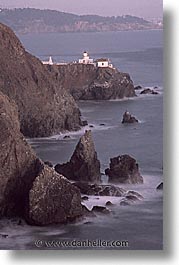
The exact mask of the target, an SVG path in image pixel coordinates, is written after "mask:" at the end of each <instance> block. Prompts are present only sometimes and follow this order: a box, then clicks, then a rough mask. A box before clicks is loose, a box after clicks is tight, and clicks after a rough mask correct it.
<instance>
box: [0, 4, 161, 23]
mask: <svg viewBox="0 0 179 265" xmlns="http://www.w3.org/2000/svg"><path fill="white" fill-rule="evenodd" d="M74 3H75V5H74ZM162 4H163V1H162V0H157V1H153V0H143V1H142V2H141V1H140V0H125V1H123V0H111V1H110V3H109V1H106V0H104V1H103V5H102V8H101V2H100V3H99V2H97V3H96V2H95V0H91V1H90V3H89V2H88V1H86V0H83V1H82V0H75V1H72V0H68V2H67V1H65V0H61V1H60V3H59V1H57V0H52V1H51V2H50V3H49V2H48V1H46V0H44V1H42V0H36V1H34V0H31V1H28V0H26V1H22V0H11V1H8V0H1V4H0V8H9V9H14V8H36V9H41V10H47V9H49V10H56V11H60V12H65V13H72V14H76V15H99V16H105V17H107V16H109V17H111V16H125V15H131V16H137V17H143V18H145V19H152V18H162V16H163V5H162Z"/></svg>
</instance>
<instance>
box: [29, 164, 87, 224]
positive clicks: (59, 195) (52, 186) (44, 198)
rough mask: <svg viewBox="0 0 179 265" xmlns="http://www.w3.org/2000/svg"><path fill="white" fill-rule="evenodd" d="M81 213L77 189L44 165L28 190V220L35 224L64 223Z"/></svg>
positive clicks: (79, 196)
mask: <svg viewBox="0 0 179 265" xmlns="http://www.w3.org/2000/svg"><path fill="white" fill-rule="evenodd" d="M81 215H82V206H81V195H80V192H79V190H78V189H77V188H76V187H75V186H73V185H72V184H71V183H70V182H69V181H68V180H67V179H66V178H64V177H63V176H61V175H59V174H57V173H56V172H55V171H54V170H51V169H50V168H48V167H46V166H45V167H44V168H43V170H42V171H41V172H40V174H39V175H38V177H37V178H36V179H35V181H34V182H33V186H32V188H31V190H30V192H29V211H28V215H27V216H26V219H27V220H28V222H30V223H31V224H36V225H48V224H53V223H64V222H67V221H71V220H74V219H76V218H77V217H79V216H81Z"/></svg>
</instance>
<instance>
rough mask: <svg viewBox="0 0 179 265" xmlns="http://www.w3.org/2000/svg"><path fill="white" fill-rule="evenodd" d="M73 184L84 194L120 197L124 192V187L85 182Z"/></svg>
mask: <svg viewBox="0 0 179 265" xmlns="http://www.w3.org/2000/svg"><path fill="white" fill-rule="evenodd" d="M73 185H75V186H76V187H78V188H79V189H80V191H81V193H82V194H86V195H94V196H111V197H121V196H124V194H125V193H126V191H125V190H124V189H122V188H120V187H116V186H113V185H97V184H89V183H85V182H75V183H74V184H73Z"/></svg>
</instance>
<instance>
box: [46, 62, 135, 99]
mask: <svg viewBox="0 0 179 265" xmlns="http://www.w3.org/2000/svg"><path fill="white" fill-rule="evenodd" d="M47 68H48V70H49V71H50V72H51V73H53V74H54V78H56V79H57V80H58V81H59V82H60V83H61V85H62V86H63V87H65V88H66V89H67V90H69V92H70V93H71V95H72V96H73V97H74V99H75V100H109V99H121V98H124V97H135V96H136V94H135V90H134V85H133V81H132V80H131V78H130V76H129V74H126V73H121V72H119V71H118V70H117V69H112V68H97V67H95V66H94V65H90V64H88V65H84V64H68V65H52V66H50V67H47Z"/></svg>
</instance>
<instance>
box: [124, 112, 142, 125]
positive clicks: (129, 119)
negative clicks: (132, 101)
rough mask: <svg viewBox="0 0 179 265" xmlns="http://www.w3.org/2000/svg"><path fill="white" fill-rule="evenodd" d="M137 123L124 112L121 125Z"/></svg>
mask: <svg viewBox="0 0 179 265" xmlns="http://www.w3.org/2000/svg"><path fill="white" fill-rule="evenodd" d="M138 122H139V121H138V120H137V119H136V118H135V117H134V116H132V115H131V114H130V113H129V112H128V111H126V112H125V113H124V115H123V120H122V123H138Z"/></svg>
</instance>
